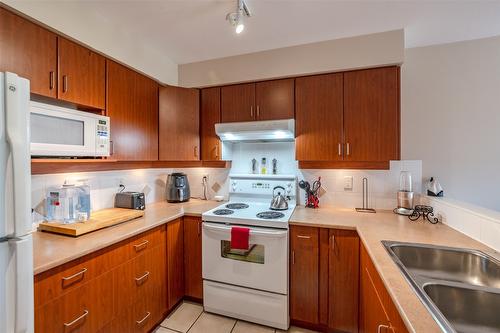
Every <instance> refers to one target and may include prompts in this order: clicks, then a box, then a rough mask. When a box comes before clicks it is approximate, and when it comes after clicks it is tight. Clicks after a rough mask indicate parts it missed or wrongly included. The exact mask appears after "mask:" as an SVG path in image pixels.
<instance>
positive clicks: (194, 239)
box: [183, 216, 203, 300]
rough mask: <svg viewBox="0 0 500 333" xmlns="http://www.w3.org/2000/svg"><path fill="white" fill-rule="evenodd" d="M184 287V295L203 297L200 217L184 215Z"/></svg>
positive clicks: (196, 297) (199, 298)
mask: <svg viewBox="0 0 500 333" xmlns="http://www.w3.org/2000/svg"><path fill="white" fill-rule="evenodd" d="M183 224H184V289H185V295H186V296H188V297H192V298H195V299H198V300H201V299H202V298H203V278H202V263H201V251H202V249H201V218H199V217H193V216H184V221H183Z"/></svg>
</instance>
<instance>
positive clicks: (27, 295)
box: [9, 235, 35, 333]
mask: <svg viewBox="0 0 500 333" xmlns="http://www.w3.org/2000/svg"><path fill="white" fill-rule="evenodd" d="M9 242H11V243H12V245H13V248H14V251H15V253H16V255H15V258H16V259H15V260H16V271H15V277H14V278H15V302H16V304H15V311H16V312H15V322H14V331H15V332H16V333H33V332H34V311H35V309H34V296H33V295H34V291H33V240H32V237H31V235H28V236H24V237H22V238H15V239H11V240H10V241H9Z"/></svg>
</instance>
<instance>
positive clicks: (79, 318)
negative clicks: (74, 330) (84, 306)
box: [64, 310, 89, 328]
mask: <svg viewBox="0 0 500 333" xmlns="http://www.w3.org/2000/svg"><path fill="white" fill-rule="evenodd" d="M88 314H89V310H83V314H82V315H81V316H80V317H78V318H76V319H74V320H73V321H71V322H69V323H64V327H68V328H70V327H71V326H73V325H75V324H76V323H78V322H80V321H81V320H82V319H84V318H85V317H87V315H88Z"/></svg>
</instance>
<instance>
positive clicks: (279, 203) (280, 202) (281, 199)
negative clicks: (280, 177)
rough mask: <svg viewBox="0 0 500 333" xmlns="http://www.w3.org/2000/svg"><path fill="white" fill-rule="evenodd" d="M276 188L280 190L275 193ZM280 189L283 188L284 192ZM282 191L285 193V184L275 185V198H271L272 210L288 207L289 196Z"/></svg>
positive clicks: (274, 191)
mask: <svg viewBox="0 0 500 333" xmlns="http://www.w3.org/2000/svg"><path fill="white" fill-rule="evenodd" d="M276 190H278V194H275V193H276ZM279 190H282V192H280V191H279ZM281 193H285V188H284V187H283V186H275V187H274V188H273V198H272V200H271V206H270V207H269V208H270V209H271V210H287V209H288V201H287V198H286V197H285V196H284V195H283V194H281Z"/></svg>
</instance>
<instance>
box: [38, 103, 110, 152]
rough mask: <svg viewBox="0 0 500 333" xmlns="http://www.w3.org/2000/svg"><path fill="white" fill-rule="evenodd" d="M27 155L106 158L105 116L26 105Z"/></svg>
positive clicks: (106, 132)
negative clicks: (29, 136)
mask: <svg viewBox="0 0 500 333" xmlns="http://www.w3.org/2000/svg"><path fill="white" fill-rule="evenodd" d="M30 130H31V145H30V148H31V156H50V157H99V156H109V155H110V121H109V117H105V116H101V115H97V114H93V113H90V112H82V111H77V110H73V109H68V108H64V107H59V106H55V105H50V104H44V103H39V102H33V101H32V102H30Z"/></svg>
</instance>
